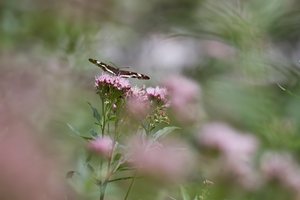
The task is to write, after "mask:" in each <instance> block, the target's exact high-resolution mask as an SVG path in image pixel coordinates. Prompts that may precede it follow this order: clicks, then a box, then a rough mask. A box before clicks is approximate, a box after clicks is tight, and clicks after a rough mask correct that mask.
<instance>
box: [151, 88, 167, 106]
mask: <svg viewBox="0 0 300 200" xmlns="http://www.w3.org/2000/svg"><path fill="white" fill-rule="evenodd" d="M146 92H147V95H148V97H149V99H151V100H152V99H154V100H157V101H158V102H162V103H164V104H165V103H167V89H166V88H161V87H158V86H157V87H155V88H153V87H148V88H147V89H146Z"/></svg>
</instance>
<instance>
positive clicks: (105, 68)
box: [89, 58, 150, 80]
mask: <svg viewBox="0 0 300 200" xmlns="http://www.w3.org/2000/svg"><path fill="white" fill-rule="evenodd" d="M89 61H90V62H91V63H93V64H95V65H97V66H98V67H100V68H101V69H102V70H103V71H105V72H108V73H110V74H112V75H115V76H119V77H122V78H137V79H145V80H148V79H150V77H149V76H147V75H145V74H140V73H137V72H131V71H126V70H120V69H119V68H116V67H113V66H111V65H108V64H105V63H103V62H100V61H98V60H95V59H92V58H90V59H89Z"/></svg>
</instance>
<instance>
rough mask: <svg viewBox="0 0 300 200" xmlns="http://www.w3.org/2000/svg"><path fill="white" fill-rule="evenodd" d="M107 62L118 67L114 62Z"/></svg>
mask: <svg viewBox="0 0 300 200" xmlns="http://www.w3.org/2000/svg"><path fill="white" fill-rule="evenodd" d="M109 64H111V65H113V66H114V67H115V68H117V69H119V67H118V66H117V65H116V64H115V63H113V62H109Z"/></svg>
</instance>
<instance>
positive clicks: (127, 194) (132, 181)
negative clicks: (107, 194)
mask: <svg viewBox="0 0 300 200" xmlns="http://www.w3.org/2000/svg"><path fill="white" fill-rule="evenodd" d="M135 178H136V172H135V173H134V175H133V178H132V180H131V183H130V185H129V188H128V190H127V193H126V196H125V198H124V200H127V198H128V196H129V193H130V191H131V189H132V186H133V183H134V181H135Z"/></svg>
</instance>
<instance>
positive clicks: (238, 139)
mask: <svg viewBox="0 0 300 200" xmlns="http://www.w3.org/2000/svg"><path fill="white" fill-rule="evenodd" d="M198 139H199V142H200V144H201V145H203V146H205V147H208V148H212V149H216V150H218V151H219V152H220V158H221V160H222V162H221V163H222V164H223V166H224V167H225V170H226V171H227V172H229V173H230V174H232V175H234V177H235V178H236V180H237V182H238V183H240V184H242V185H243V186H244V187H245V188H247V189H254V188H255V187H257V186H259V184H258V182H259V181H258V174H257V173H256V171H255V169H254V167H253V159H254V156H255V154H256V151H257V148H258V141H257V139H256V138H255V137H254V136H253V135H250V134H242V133H239V132H237V131H236V130H234V129H232V128H231V127H229V126H228V125H226V124H223V123H210V124H207V125H205V126H204V127H203V128H202V130H201V133H200V134H199V137H198Z"/></svg>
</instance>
